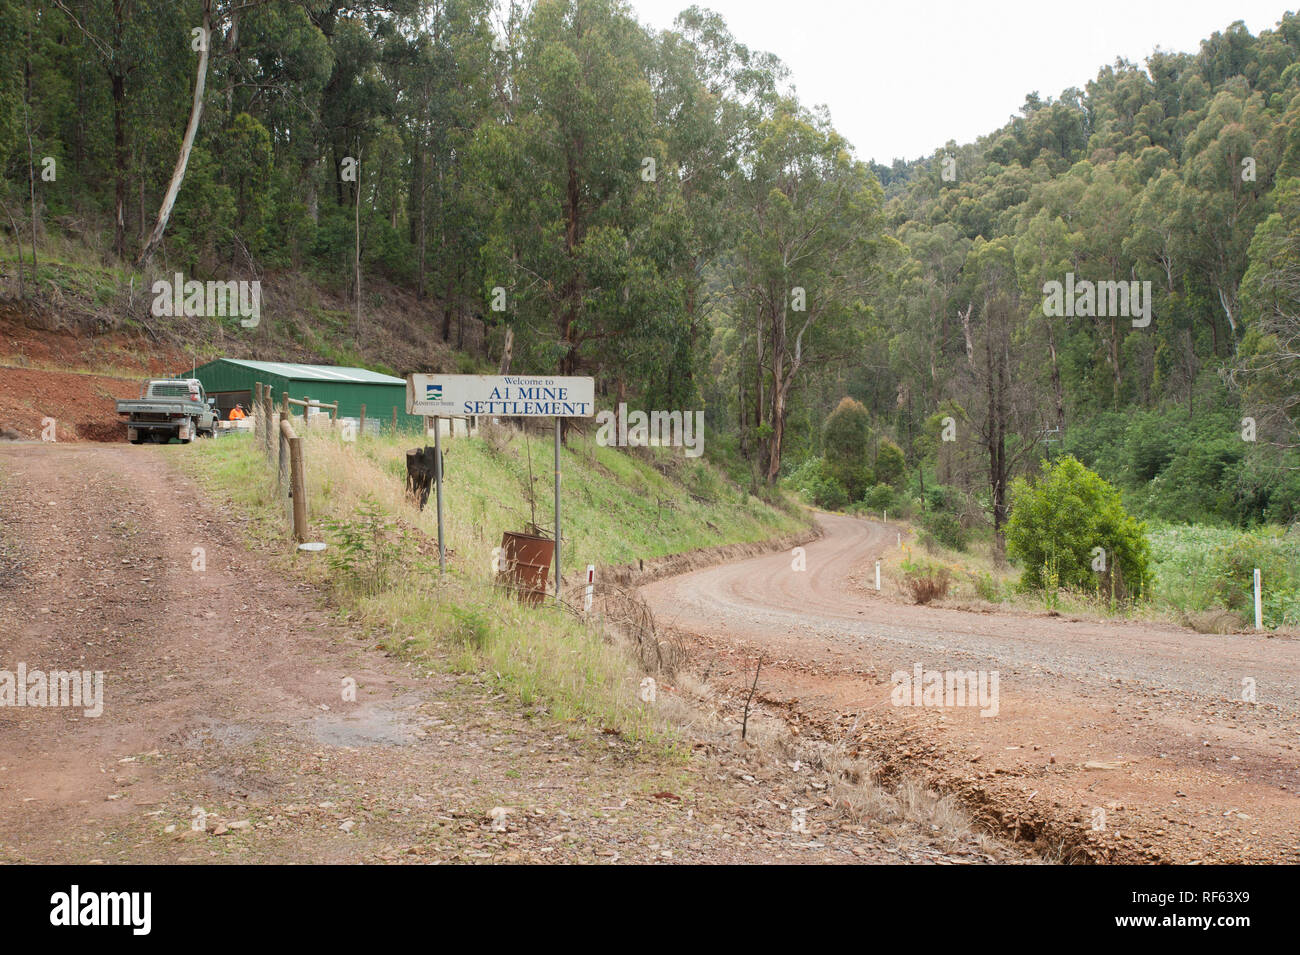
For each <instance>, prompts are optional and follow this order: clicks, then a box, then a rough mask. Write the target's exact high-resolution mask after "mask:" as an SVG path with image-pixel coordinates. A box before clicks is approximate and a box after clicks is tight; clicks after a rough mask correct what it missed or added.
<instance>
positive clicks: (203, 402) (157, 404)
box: [117, 378, 217, 444]
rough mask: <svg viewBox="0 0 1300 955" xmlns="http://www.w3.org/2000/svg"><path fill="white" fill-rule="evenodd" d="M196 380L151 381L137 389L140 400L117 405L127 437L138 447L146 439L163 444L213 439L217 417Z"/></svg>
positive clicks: (212, 400)
mask: <svg viewBox="0 0 1300 955" xmlns="http://www.w3.org/2000/svg"><path fill="white" fill-rule="evenodd" d="M216 401H217V399H216V398H209V397H208V396H207V395H206V394H205V393H204V391H203V385H202V384H201V383H200V382H199V380H198V379H197V378H151V379H150V380H148V381H146V382H145V383H144V385H143V386H142V387H141V389H140V397H139V398H130V399H123V400H121V401H119V402H118V403H117V413H118V414H119V415H121V416H122V417H124V418H126V438H127V440H128V441H130V442H131V443H132V444H141V443H142V442H143V441H144V440H145V439H146V438H148V439H149V440H151V441H156V442H157V443H159V444H166V443H167V442H168V441H170V440H171V439H172V438H177V439H179V440H180V442H181V444H188V443H189V442H190V441H192V440H193V439H194V438H196V437H209V438H210V437H212V436H213V434H214V433H215V431H216V427H217V416H216V413H215V412H214V411H213V408H212V406H213V405H214V404H216Z"/></svg>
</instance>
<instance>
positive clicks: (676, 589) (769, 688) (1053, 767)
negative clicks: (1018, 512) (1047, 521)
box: [643, 515, 1300, 863]
mask: <svg viewBox="0 0 1300 955" xmlns="http://www.w3.org/2000/svg"><path fill="white" fill-rule="evenodd" d="M822 520H823V523H824V526H825V528H826V531H827V533H826V536H825V537H824V538H823V539H822V540H820V541H817V542H815V543H812V544H809V545H808V547H807V549H806V560H807V570H806V571H802V572H800V571H796V570H793V569H792V557H791V554H790V553H777V554H773V555H769V556H765V557H758V558H753V559H750V560H746V561H743V562H740V563H735V564H729V565H725V566H720V567H714V568H710V569H706V570H700V571H695V572H692V573H689V574H684V575H682V576H679V577H674V578H670V579H667V580H663V581H659V582H656V583H653V584H649V585H647V586H646V587H645V588H643V593H644V594H645V596H646V598H647V599H648V600H649V601H650V603H651V606H652V607H653V608H654V610H655V612H656V614H657V615H658V617H659V619H660V621H661V622H663V623H666V624H669V625H671V626H674V627H675V628H676V629H678V630H679V631H682V632H685V633H688V634H690V635H693V636H695V637H697V638H698V643H697V646H698V647H699V648H700V649H701V650H702V651H704V652H705V653H713V654H715V655H716V657H717V659H718V660H720V661H723V663H724V666H730V667H731V668H732V671H733V678H734V679H735V680H736V681H743V680H744V679H745V673H744V671H745V669H746V668H748V671H749V673H750V674H751V675H752V672H753V661H754V659H755V658H756V657H757V656H758V655H759V654H763V655H764V656H765V659H766V662H765V664H764V668H763V678H762V681H761V684H760V689H762V690H763V691H765V697H764V698H765V700H766V701H767V702H768V703H769V704H770V705H772V706H774V707H777V708H780V709H783V710H785V711H786V712H787V714H788V719H789V720H790V722H791V723H792V725H794V726H795V727H796V728H797V729H799V730H800V731H801V732H805V733H817V734H821V735H823V736H825V737H826V738H828V739H831V740H834V741H845V742H847V743H849V744H851V745H854V746H860V747H861V748H862V749H863V750H864V751H866V752H869V753H871V754H872V755H873V756H874V757H875V758H876V759H878V760H879V761H880V762H881V763H882V764H883V766H884V767H885V772H886V774H889V773H893V772H916V771H918V770H920V771H921V772H922V773H923V774H925V775H926V776H927V777H928V778H930V779H931V780H932V781H934V782H936V783H938V784H939V785H941V786H942V787H944V788H946V789H948V790H951V791H955V792H957V793H959V794H960V795H961V796H962V798H963V800H964V801H965V802H966V804H967V805H968V806H969V807H970V808H971V809H972V810H974V811H975V812H976V813H977V814H978V815H980V816H981V817H983V818H984V819H985V820H986V821H988V822H989V823H990V824H992V825H994V826H996V827H997V828H999V829H1001V830H1003V831H1006V832H1010V833H1012V834H1014V835H1017V836H1019V837H1020V838H1024V839H1028V840H1032V841H1034V842H1037V843H1038V844H1039V845H1040V846H1041V847H1042V848H1045V849H1048V850H1049V851H1053V852H1060V853H1061V855H1062V856H1063V857H1065V858H1069V859H1078V860H1088V859H1090V860H1095V861H1133V862H1137V861H1179V862H1191V861H1202V862H1210V861H1216V862H1293V863H1294V862H1297V861H1300V848H1297V835H1296V833H1297V832H1300V752H1298V751H1297V748H1298V747H1300V642H1297V641H1295V640H1294V639H1288V638H1280V637H1279V638H1270V637H1267V636H1263V635H1255V634H1235V635H1230V636H1213V635H1202V634H1197V633H1194V632H1192V631H1189V630H1185V629H1182V628H1178V627H1174V626H1162V625H1150V624H1147V625H1139V624H1120V625H1113V624H1100V623H1089V622H1082V621H1070V620H1066V619H1062V618H1053V617H1049V616H1047V615H1020V614H980V613H971V612H963V611H956V610H939V609H930V608H924V607H915V606H910V605H904V604H900V603H895V602H891V601H887V600H886V599H884V598H882V597H879V596H877V595H876V594H875V593H874V591H868V590H866V589H865V588H864V587H863V585H862V583H861V581H867V580H869V579H871V578H872V577H874V568H873V563H874V560H875V558H876V556H877V555H878V554H880V553H882V552H883V551H884V550H885V549H886V548H888V547H891V546H895V529H894V528H892V527H888V526H886V525H883V524H880V523H878V522H868V521H862V520H857V519H853V518H847V517H841V516H835V515H826V516H824V517H823V518H822ZM918 663H919V664H921V665H922V666H923V667H924V669H925V670H939V671H946V670H962V671H969V670H977V671H978V670H986V671H997V672H998V673H999V689H1000V693H999V697H1000V700H999V704H1000V705H999V708H998V713H997V715H996V716H989V717H981V716H980V715H979V710H978V709H976V708H972V707H947V708H944V707H926V706H894V705H893V704H892V702H891V698H890V690H891V688H892V687H891V682H890V680H891V675H892V674H893V673H894V672H895V671H900V670H902V671H908V672H909V673H911V672H912V671H913V668H914V666H915V665H916V664H918ZM1247 678H1250V679H1253V680H1254V681H1255V686H1256V694H1257V695H1256V702H1254V703H1248V702H1243V701H1242V695H1243V692H1242V691H1243V680H1245V679H1247ZM1089 763H1091V764H1093V766H1091V767H1089V766H1088V765H1087V764H1089Z"/></svg>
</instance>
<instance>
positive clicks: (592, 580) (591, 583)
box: [582, 564, 596, 613]
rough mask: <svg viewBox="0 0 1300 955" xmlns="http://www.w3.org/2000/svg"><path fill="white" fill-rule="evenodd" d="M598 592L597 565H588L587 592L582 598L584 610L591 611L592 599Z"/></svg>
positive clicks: (584, 611) (585, 611)
mask: <svg viewBox="0 0 1300 955" xmlns="http://www.w3.org/2000/svg"><path fill="white" fill-rule="evenodd" d="M595 593H596V565H595V564H588V565H587V593H586V595H585V596H584V597H583V598H582V612H583V613H591V601H592V598H593V597H594V596H595Z"/></svg>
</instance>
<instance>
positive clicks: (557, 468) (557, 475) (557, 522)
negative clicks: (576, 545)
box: [555, 418, 560, 607]
mask: <svg viewBox="0 0 1300 955" xmlns="http://www.w3.org/2000/svg"><path fill="white" fill-rule="evenodd" d="M559 605H560V419H559V418H556V419H555V606H557V607H558V606H559Z"/></svg>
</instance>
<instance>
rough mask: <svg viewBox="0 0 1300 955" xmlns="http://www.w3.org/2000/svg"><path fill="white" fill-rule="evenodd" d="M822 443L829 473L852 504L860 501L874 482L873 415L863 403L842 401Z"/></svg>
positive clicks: (836, 408) (830, 419) (850, 399)
mask: <svg viewBox="0 0 1300 955" xmlns="http://www.w3.org/2000/svg"><path fill="white" fill-rule="evenodd" d="M822 439H823V442H824V445H825V448H826V467H827V470H828V472H829V473H830V475H831V476H832V477H833V478H835V480H836V481H838V482H839V483H840V485H842V486H843V488H844V490H845V491H846V492H847V493H848V498H849V500H852V501H856V500H858V499H860V498H861V497H862V495H863V493H864V492H865V491H866V490H867V488H868V487H870V486H871V483H872V480H873V478H872V471H871V465H870V464H869V463H868V461H867V455H868V450H869V447H870V444H871V415H870V414H869V413H868V412H867V409H866V408H865V407H863V405H862V404H861V403H860V402H857V401H854V400H853V399H852V398H841V399H840V403H839V404H838V405H836V407H835V410H834V411H832V412H831V413H830V416H829V417H828V418H827V419H826V425H825V427H824V428H823V429H822Z"/></svg>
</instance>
